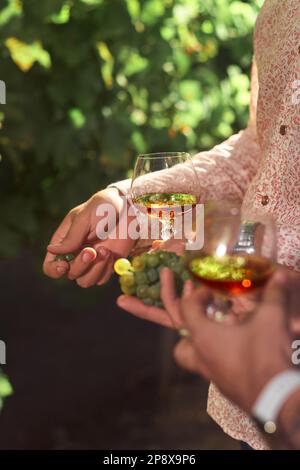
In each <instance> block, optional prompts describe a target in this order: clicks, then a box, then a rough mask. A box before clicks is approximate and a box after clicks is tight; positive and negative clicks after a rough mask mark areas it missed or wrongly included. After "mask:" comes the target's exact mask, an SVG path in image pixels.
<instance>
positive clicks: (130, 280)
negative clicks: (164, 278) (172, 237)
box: [114, 250, 190, 308]
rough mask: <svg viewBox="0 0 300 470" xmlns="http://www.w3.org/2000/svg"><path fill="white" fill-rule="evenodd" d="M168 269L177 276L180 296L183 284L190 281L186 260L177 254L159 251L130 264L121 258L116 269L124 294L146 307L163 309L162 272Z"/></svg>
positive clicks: (136, 258) (137, 258)
mask: <svg viewBox="0 0 300 470" xmlns="http://www.w3.org/2000/svg"><path fill="white" fill-rule="evenodd" d="M164 267H168V268H170V269H172V271H173V273H174V275H175V282H176V288H177V291H178V294H180V293H181V290H182V287H183V284H184V282H185V281H187V280H188V279H190V275H189V272H188V271H187V270H186V267H185V263H184V259H183V257H181V256H177V255H176V253H173V252H169V251H165V250H157V251H153V252H151V253H143V254H142V255H140V256H135V257H134V258H133V259H132V261H131V262H130V261H129V260H128V259H125V258H120V259H118V260H117V261H116V262H115V265H114V269H115V272H116V273H117V274H119V276H120V286H121V290H122V292H123V294H127V295H134V296H136V297H138V298H139V299H140V300H142V302H144V304H146V305H155V306H156V307H160V308H162V307H163V303H162V301H161V298H160V277H159V275H160V271H161V270H162V269H163V268H164Z"/></svg>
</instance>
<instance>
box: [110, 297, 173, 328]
mask: <svg viewBox="0 0 300 470" xmlns="http://www.w3.org/2000/svg"><path fill="white" fill-rule="evenodd" d="M117 305H118V306H119V307H121V308H122V309H123V310H126V312H129V313H132V314H133V315H135V316H136V317H138V318H141V319H143V320H148V321H151V322H152V323H158V324H159V325H162V326H166V327H168V328H174V327H173V324H172V321H171V320H170V318H169V316H168V314H167V312H166V311H165V310H163V309H161V308H158V307H153V306H151V305H150V306H148V305H145V304H144V303H143V302H142V301H141V300H139V299H137V298H136V297H132V296H129V295H121V296H120V297H118V299H117Z"/></svg>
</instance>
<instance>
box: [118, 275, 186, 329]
mask: <svg viewBox="0 0 300 470" xmlns="http://www.w3.org/2000/svg"><path fill="white" fill-rule="evenodd" d="M160 282H161V287H160V297H161V300H162V302H163V304H164V306H165V309H162V308H158V307H154V306H149V305H145V304H144V303H143V302H142V301H141V300H139V299H138V298H137V297H132V296H129V295H121V296H120V297H118V300H117V304H118V305H119V307H121V308H122V309H123V310H126V311H127V312H129V313H132V314H133V315H135V316H136V317H139V318H142V319H143V320H149V321H151V322H153V323H158V324H159V325H162V326H166V327H168V328H175V329H179V328H181V327H182V325H183V324H182V319H181V314H180V298H179V297H178V296H177V293H176V288H175V281H174V275H173V272H172V271H171V269H169V268H164V269H162V270H161V272H160ZM192 290H193V283H192V281H186V282H185V284H184V288H183V295H186V296H188V295H189V293H190V292H192Z"/></svg>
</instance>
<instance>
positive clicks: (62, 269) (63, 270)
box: [56, 266, 67, 274]
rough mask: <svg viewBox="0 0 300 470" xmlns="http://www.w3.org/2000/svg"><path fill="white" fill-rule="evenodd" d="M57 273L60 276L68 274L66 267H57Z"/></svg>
mask: <svg viewBox="0 0 300 470" xmlns="http://www.w3.org/2000/svg"><path fill="white" fill-rule="evenodd" d="M56 271H57V272H58V273H60V274H64V273H65V272H67V268H65V266H57V267H56Z"/></svg>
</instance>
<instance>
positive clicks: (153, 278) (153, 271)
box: [147, 268, 158, 284]
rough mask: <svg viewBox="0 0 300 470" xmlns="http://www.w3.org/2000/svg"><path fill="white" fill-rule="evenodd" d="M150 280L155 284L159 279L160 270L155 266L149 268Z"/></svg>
mask: <svg viewBox="0 0 300 470" xmlns="http://www.w3.org/2000/svg"><path fill="white" fill-rule="evenodd" d="M147 277H148V281H149V282H150V283H151V284H153V283H154V282H156V281H157V280H158V272H157V270H156V269H155V268H151V269H148V271H147Z"/></svg>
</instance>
